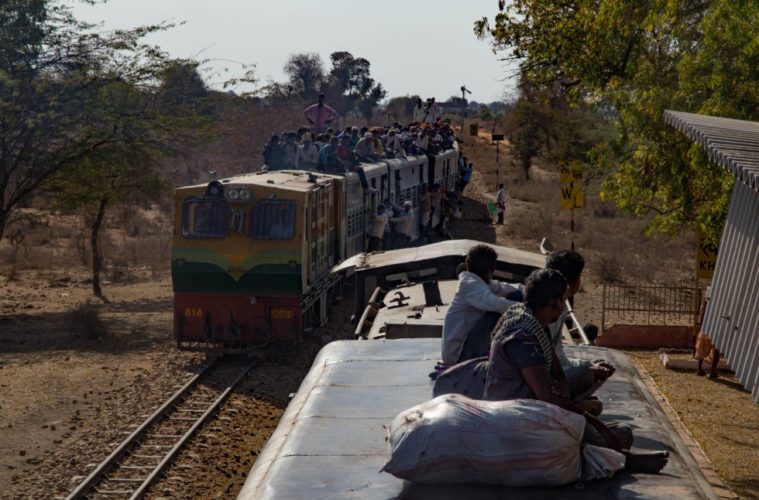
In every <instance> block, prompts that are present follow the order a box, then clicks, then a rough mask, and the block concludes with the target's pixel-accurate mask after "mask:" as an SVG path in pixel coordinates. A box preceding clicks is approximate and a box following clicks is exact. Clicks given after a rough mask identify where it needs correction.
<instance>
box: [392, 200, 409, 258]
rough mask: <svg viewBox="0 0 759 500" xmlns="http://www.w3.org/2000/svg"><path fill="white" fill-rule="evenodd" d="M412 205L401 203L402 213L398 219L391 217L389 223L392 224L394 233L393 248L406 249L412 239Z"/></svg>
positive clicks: (407, 202) (406, 202)
mask: <svg viewBox="0 0 759 500" xmlns="http://www.w3.org/2000/svg"><path fill="white" fill-rule="evenodd" d="M413 208H414V205H413V204H412V203H411V201H408V200H407V201H405V202H404V203H403V212H402V214H401V215H400V217H393V218H391V219H390V222H392V223H393V224H394V226H393V228H394V230H395V233H396V243H395V248H406V247H407V246H408V245H409V243H411V240H412V239H413V237H414V213H413V212H412V209H413Z"/></svg>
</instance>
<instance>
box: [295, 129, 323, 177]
mask: <svg viewBox="0 0 759 500" xmlns="http://www.w3.org/2000/svg"><path fill="white" fill-rule="evenodd" d="M313 140H314V136H313V134H312V133H311V132H306V133H304V134H303V137H302V138H301V144H300V146H298V152H297V154H296V155H295V168H299V169H301V170H313V169H315V168H316V167H317V165H318V164H319V148H318V146H317V145H316V144H314V142H313Z"/></svg>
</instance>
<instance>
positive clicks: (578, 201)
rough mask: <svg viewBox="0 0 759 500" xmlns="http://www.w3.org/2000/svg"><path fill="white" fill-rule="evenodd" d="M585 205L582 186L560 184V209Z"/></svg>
mask: <svg viewBox="0 0 759 500" xmlns="http://www.w3.org/2000/svg"><path fill="white" fill-rule="evenodd" d="M584 206H585V192H584V191H583V189H582V187H579V186H575V185H574V183H572V184H562V185H561V209H562V210H569V209H572V208H582V207H584Z"/></svg>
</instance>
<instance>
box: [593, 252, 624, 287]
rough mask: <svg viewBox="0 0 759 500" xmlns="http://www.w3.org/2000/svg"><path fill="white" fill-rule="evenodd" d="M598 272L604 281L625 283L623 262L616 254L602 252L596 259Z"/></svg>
mask: <svg viewBox="0 0 759 500" xmlns="http://www.w3.org/2000/svg"><path fill="white" fill-rule="evenodd" d="M596 272H597V273H598V276H599V277H600V278H601V281H602V282H604V283H624V280H623V279H622V264H621V263H620V261H619V259H618V258H617V256H616V255H614V254H607V253H602V254H601V255H600V256H599V257H598V259H597V260H596Z"/></svg>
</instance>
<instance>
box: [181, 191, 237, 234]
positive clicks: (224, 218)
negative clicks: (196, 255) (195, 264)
mask: <svg viewBox="0 0 759 500" xmlns="http://www.w3.org/2000/svg"><path fill="white" fill-rule="evenodd" d="M227 224H228V208H227V204H226V203H225V202H224V200H220V199H216V198H188V199H186V200H184V201H183V202H182V236H184V237H185V238H224V237H225V236H226V235H227Z"/></svg>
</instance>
